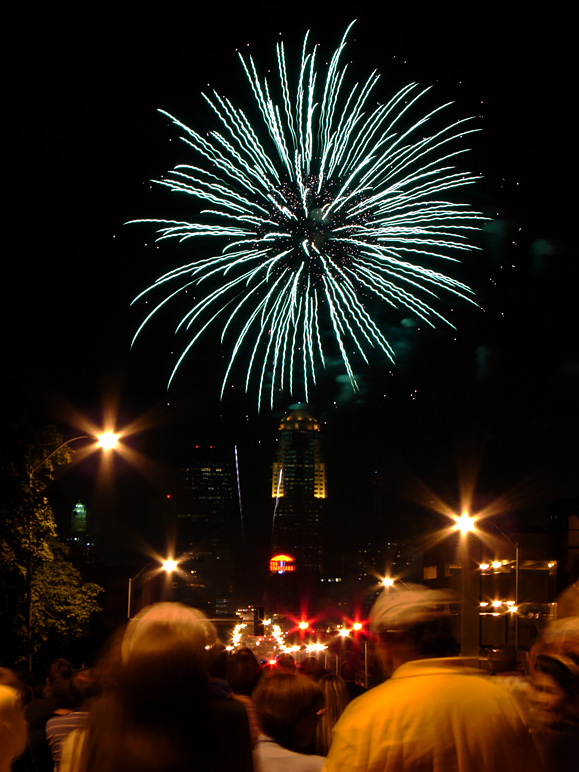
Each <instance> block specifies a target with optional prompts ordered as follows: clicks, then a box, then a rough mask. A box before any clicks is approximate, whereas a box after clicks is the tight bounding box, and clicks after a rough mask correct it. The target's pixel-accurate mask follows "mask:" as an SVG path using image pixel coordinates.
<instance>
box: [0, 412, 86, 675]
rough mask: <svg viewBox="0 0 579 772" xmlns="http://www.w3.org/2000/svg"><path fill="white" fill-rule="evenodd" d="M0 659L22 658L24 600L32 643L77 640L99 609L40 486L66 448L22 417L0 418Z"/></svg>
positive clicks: (49, 429) (64, 459)
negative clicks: (71, 559) (70, 557)
mask: <svg viewBox="0 0 579 772" xmlns="http://www.w3.org/2000/svg"><path fill="white" fill-rule="evenodd" d="M0 431H1V432H2V438H3V444H2V447H1V448H0V595H1V599H0V659H2V660H5V661H6V662H12V661H14V662H15V661H18V660H19V659H25V658H26V641H27V630H28V613H27V596H28V591H29V583H30V593H31V599H32V601H31V602H32V645H33V649H34V651H36V652H38V651H39V649H40V648H41V647H42V646H43V645H44V644H45V643H46V642H47V641H48V640H49V639H50V638H51V637H52V636H58V637H60V638H61V639H62V640H64V641H66V640H68V639H71V638H79V637H82V635H83V634H84V632H85V631H86V625H87V623H88V621H89V618H90V615H91V614H92V613H94V612H95V611H98V610H99V605H98V602H97V596H98V595H99V593H100V592H101V588H100V587H98V585H95V584H90V583H88V584H87V583H83V580H82V577H81V575H80V573H79V571H78V570H77V569H76V568H75V567H74V566H73V565H72V563H70V562H69V561H68V560H67V555H68V549H67V547H66V546H65V545H63V544H61V543H60V542H59V541H58V538H57V528H56V522H55V518H54V514H53V511H52V508H51V506H50V502H49V500H48V498H47V495H46V494H47V486H48V485H49V484H50V482H51V480H53V479H54V474H55V472H56V470H57V469H58V467H60V466H62V465H64V464H66V463H68V462H69V461H70V450H69V448H68V447H67V446H64V447H60V446H61V445H62V437H61V436H60V435H59V433H58V432H57V431H56V429H55V428H54V427H53V426H49V425H46V424H45V423H44V422H42V421H35V420H34V419H33V418H32V417H30V416H29V415H26V414H23V413H19V414H17V415H7V416H3V417H2V419H1V421H0Z"/></svg>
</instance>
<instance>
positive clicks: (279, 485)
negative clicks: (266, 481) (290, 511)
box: [271, 467, 283, 541]
mask: <svg viewBox="0 0 579 772" xmlns="http://www.w3.org/2000/svg"><path fill="white" fill-rule="evenodd" d="M282 478H283V467H282V468H281V469H280V470H279V476H278V478H277V487H276V491H275V504H274V507H273V517H272V519H271V539H272V541H273V533H274V529H275V516H276V514H277V505H278V504H279V491H280V488H281V481H282Z"/></svg>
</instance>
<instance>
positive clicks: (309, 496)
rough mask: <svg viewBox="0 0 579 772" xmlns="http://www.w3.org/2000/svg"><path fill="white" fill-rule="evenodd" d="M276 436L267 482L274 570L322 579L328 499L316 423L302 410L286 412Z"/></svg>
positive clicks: (324, 468) (324, 467) (319, 436)
mask: <svg viewBox="0 0 579 772" xmlns="http://www.w3.org/2000/svg"><path fill="white" fill-rule="evenodd" d="M278 432H279V434H278V438H277V452H276V457H275V461H274V463H273V471H272V481H271V495H272V499H273V502H274V516H273V527H272V541H273V556H274V557H273V559H272V560H273V561H275V558H276V557H278V558H280V560H278V563H279V566H278V565H276V564H274V565H273V568H272V571H273V572H277V571H279V572H280V573H281V572H282V571H288V570H289V571H293V570H295V571H296V573H297V574H302V575H303V574H309V575H312V576H320V575H321V574H322V572H323V567H324V541H325V539H324V525H325V523H324V515H325V500H326V465H325V463H324V459H323V454H322V440H321V432H320V425H319V422H318V421H317V420H316V419H315V418H314V417H313V416H312V415H311V414H310V413H309V411H308V410H307V408H305V407H304V408H300V409H298V410H292V411H291V413H288V415H286V416H285V418H283V419H282V421H281V423H280V425H279V429H278ZM281 558H284V559H283V560H282V559H281ZM292 559H293V560H292Z"/></svg>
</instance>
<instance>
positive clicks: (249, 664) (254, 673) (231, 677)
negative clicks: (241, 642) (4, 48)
mask: <svg viewBox="0 0 579 772" xmlns="http://www.w3.org/2000/svg"><path fill="white" fill-rule="evenodd" d="M261 675H262V669H261V668H260V666H259V662H258V661H257V659H256V656H255V654H254V653H253V652H252V651H250V650H249V649H238V650H237V651H235V652H233V654H232V655H231V656H230V657H229V659H228V661H227V682H228V683H229V686H231V689H232V691H233V692H234V693H235V694H245V695H246V696H247V697H249V696H250V695H251V693H252V692H253V690H254V689H255V687H256V686H257V683H258V681H259V679H260V678H261Z"/></svg>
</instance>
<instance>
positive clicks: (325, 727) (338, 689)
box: [316, 674, 349, 756]
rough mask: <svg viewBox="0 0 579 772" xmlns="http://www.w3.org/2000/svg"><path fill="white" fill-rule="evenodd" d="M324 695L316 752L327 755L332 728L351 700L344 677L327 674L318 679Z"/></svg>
mask: <svg viewBox="0 0 579 772" xmlns="http://www.w3.org/2000/svg"><path fill="white" fill-rule="evenodd" d="M318 683H319V685H320V688H321V690H322V694H323V695H324V709H323V713H322V715H321V717H320V720H319V722H318V726H317V728H316V752H317V753H319V754H320V756H326V755H327V753H328V751H329V749H330V745H331V742H332V729H333V728H334V725H335V724H336V721H337V720H338V719H339V718H340V716H341V715H342V713H343V712H344V710H345V708H346V705H347V704H348V702H349V695H348V687H347V686H346V682H345V681H344V679H343V678H341V677H340V676H338V675H332V674H327V675H324V676H322V677H321V678H320V680H319V681H318Z"/></svg>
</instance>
